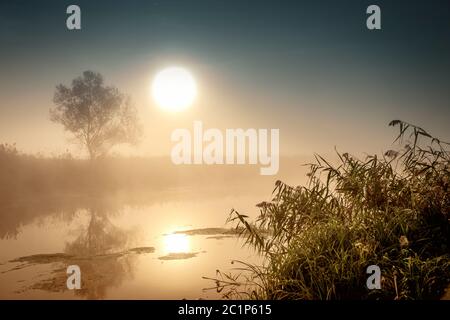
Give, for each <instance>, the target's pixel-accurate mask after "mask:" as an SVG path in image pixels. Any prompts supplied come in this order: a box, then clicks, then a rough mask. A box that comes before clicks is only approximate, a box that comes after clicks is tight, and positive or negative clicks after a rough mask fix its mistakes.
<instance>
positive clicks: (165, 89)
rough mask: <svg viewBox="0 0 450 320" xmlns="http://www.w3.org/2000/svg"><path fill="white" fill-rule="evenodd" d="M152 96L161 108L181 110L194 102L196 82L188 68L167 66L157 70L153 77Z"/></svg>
mask: <svg viewBox="0 0 450 320" xmlns="http://www.w3.org/2000/svg"><path fill="white" fill-rule="evenodd" d="M152 96H153V99H154V100H155V101H156V103H157V104H158V106H159V107H161V108H162V109H164V110H167V111H175V112H177V111H181V110H184V109H186V108H187V107H189V106H191V105H192V103H193V102H194V100H195V98H196V96H197V84H196V83H195V79H194V77H193V76H192V75H191V73H190V72H189V71H188V70H186V69H184V68H180V67H169V68H166V69H164V70H162V71H160V72H158V74H157V75H156V76H155V78H154V79H153V83H152Z"/></svg>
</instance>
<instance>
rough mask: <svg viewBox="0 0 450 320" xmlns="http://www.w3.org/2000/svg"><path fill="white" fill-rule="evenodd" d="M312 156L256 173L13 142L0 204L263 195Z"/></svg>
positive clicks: (0, 155) (2, 160)
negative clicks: (52, 152)
mask: <svg viewBox="0 0 450 320" xmlns="http://www.w3.org/2000/svg"><path fill="white" fill-rule="evenodd" d="M311 161H312V159H311V158H307V157H300V156H297V157H296V156H290V157H281V158H280V171H279V173H278V174H277V175H274V176H261V175H260V174H259V167H258V166H255V165H248V164H246V165H185V164H181V165H176V164H173V163H172V161H171V159H170V157H146V158H144V157H119V156H115V157H108V158H102V159H97V160H95V161H91V160H86V159H77V158H74V157H72V156H71V155H70V154H66V155H61V156H57V157H48V156H42V155H29V154H24V153H21V152H20V151H18V150H17V149H16V148H15V146H13V145H6V144H3V145H0V204H1V203H8V202H22V201H28V200H30V199H43V198H52V197H57V198H59V197H84V196H89V197H91V196H109V197H114V194H116V195H117V196H119V195H118V194H120V196H121V197H123V196H127V195H128V196H129V197H137V196H139V195H141V196H143V197H149V196H150V195H157V194H162V193H166V194H167V193H171V192H177V193H182V192H183V190H190V191H193V193H195V194H197V195H198V196H201V197H205V196H208V194H209V193H211V192H225V193H224V195H225V194H229V195H232V194H233V193H235V194H241V193H242V192H244V193H253V192H260V191H262V192H264V193H267V192H269V193H270V191H271V190H272V188H273V185H274V183H275V181H276V180H283V181H286V182H287V183H292V184H302V183H303V182H304V181H305V173H306V172H307V168H306V167H305V166H303V164H306V163H309V162H311Z"/></svg>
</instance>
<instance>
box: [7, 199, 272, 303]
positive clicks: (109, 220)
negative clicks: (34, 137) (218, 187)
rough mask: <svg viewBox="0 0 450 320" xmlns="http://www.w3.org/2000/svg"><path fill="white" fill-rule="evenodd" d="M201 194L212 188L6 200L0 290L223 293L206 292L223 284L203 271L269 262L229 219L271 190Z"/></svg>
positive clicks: (97, 294) (69, 295)
mask: <svg viewBox="0 0 450 320" xmlns="http://www.w3.org/2000/svg"><path fill="white" fill-rule="evenodd" d="M205 192H206V191H205ZM198 194H204V193H202V192H199V191H198V190H172V191H170V192H164V193H163V192H162V193H161V194H159V195H157V196H155V195H152V196H148V197H146V196H145V195H144V196H141V197H140V199H142V198H143V199H147V200H148V201H147V200H144V201H126V200H123V201H122V200H121V197H120V195H117V194H115V195H111V196H110V197H106V198H104V197H102V198H100V197H97V196H92V197H88V198H86V197H83V198H78V197H72V198H71V197H67V196H65V197H64V198H61V197H55V198H53V199H48V200H47V199H46V200H43V199H37V200H35V201H29V200H27V201H25V200H24V201H16V202H13V203H12V204H11V205H9V206H6V207H3V208H1V212H0V214H1V222H2V225H1V226H0V237H1V240H0V298H1V299H61V298H62V299H184V298H186V299H199V298H202V299H216V298H220V297H221V293H217V292H216V290H215V289H211V290H205V289H206V288H211V287H212V288H214V287H215V283H214V281H212V280H206V279H203V277H210V278H214V277H216V270H220V271H225V272H227V271H232V270H233V268H236V264H232V261H233V260H243V261H247V262H250V261H253V262H259V260H260V259H259V257H258V256H257V255H256V254H255V253H254V252H252V250H250V249H249V248H246V247H243V246H242V244H243V241H242V239H239V237H237V235H236V234H234V233H233V232H232V231H230V230H231V229H230V228H231V225H225V221H226V219H227V217H228V214H229V212H230V210H231V208H236V209H239V210H242V212H245V213H246V214H250V215H255V214H256V213H257V211H256V208H255V204H256V203H258V202H260V201H262V200H266V199H267V197H262V195H261V194H252V195H242V194H241V193H240V192H239V191H238V190H236V192H229V190H228V191H226V192H225V191H222V192H216V193H215V194H212V193H211V192H210V193H209V195H208V196H207V197H203V198H201V199H200V198H199V197H198ZM269 194H270V193H269ZM196 195H197V196H196ZM149 199H152V200H149ZM155 199H156V200H155ZM69 265H78V266H79V267H80V269H81V278H82V288H81V290H68V289H67V287H66V280H67V274H66V269H67V266H69Z"/></svg>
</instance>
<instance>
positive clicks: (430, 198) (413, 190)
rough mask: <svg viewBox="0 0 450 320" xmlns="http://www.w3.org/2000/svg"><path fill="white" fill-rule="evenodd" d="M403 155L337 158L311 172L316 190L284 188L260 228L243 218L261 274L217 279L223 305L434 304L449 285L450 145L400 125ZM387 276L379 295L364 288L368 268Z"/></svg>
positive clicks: (248, 268) (247, 271) (242, 270)
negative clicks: (227, 300)
mask: <svg viewBox="0 0 450 320" xmlns="http://www.w3.org/2000/svg"><path fill="white" fill-rule="evenodd" d="M390 125H391V126H396V127H398V128H399V130H400V133H399V135H398V137H397V139H396V140H398V141H401V142H402V143H404V144H405V146H404V148H402V149H401V150H399V151H393V150H390V151H388V152H386V153H385V154H384V155H383V156H381V157H378V156H376V155H373V156H368V157H367V158H366V159H364V160H359V159H357V158H355V157H353V156H351V155H350V154H348V153H344V154H340V153H338V158H339V161H338V163H337V164H332V163H331V162H329V161H327V160H326V159H324V158H322V157H321V156H316V162H315V163H312V164H310V165H309V167H310V173H309V184H308V185H307V186H298V187H292V186H288V185H286V184H284V183H283V182H281V181H277V182H276V185H275V189H274V193H273V195H274V196H273V199H272V200H271V201H270V202H262V203H260V204H258V205H257V206H258V207H259V208H260V214H259V216H258V217H257V219H256V221H254V222H249V221H248V217H247V216H245V215H243V214H240V213H239V212H238V211H235V210H233V211H232V212H231V215H230V218H229V222H231V223H234V224H235V226H236V228H241V227H244V229H242V230H243V231H242V232H241V236H242V237H243V238H244V239H245V242H246V245H248V246H251V247H253V248H255V249H256V250H257V251H258V252H259V253H260V254H261V255H262V256H263V258H264V261H265V262H264V264H263V265H262V266H257V265H252V264H249V263H246V262H242V261H241V262H238V263H239V264H240V267H239V268H237V269H238V271H236V272H235V273H221V272H218V275H217V278H216V279H214V280H215V281H216V286H217V289H218V290H219V291H221V292H223V293H224V296H225V297H232V298H236V297H246V298H248V297H250V298H255V299H306V300H310V299H433V298H439V297H440V296H441V295H442V293H443V290H444V288H445V287H446V286H447V285H448V284H449V283H450V254H449V253H450V220H449V219H450V194H449V183H450V171H449V169H450V163H449V160H450V157H449V151H448V143H445V142H442V141H440V140H438V139H436V138H434V137H432V136H431V135H430V134H428V133H427V132H426V131H425V130H423V129H421V128H419V127H417V126H414V125H411V124H408V123H405V122H402V121H399V120H395V121H392V122H391V123H390ZM374 264H375V265H378V266H379V267H380V269H381V275H382V277H381V289H380V290H369V289H367V287H366V280H367V277H368V276H369V275H368V274H366V268H367V267H368V266H369V265H374Z"/></svg>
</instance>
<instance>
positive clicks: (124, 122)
mask: <svg viewBox="0 0 450 320" xmlns="http://www.w3.org/2000/svg"><path fill="white" fill-rule="evenodd" d="M53 101H54V103H55V105H56V107H55V108H54V109H51V110H50V119H51V120H52V121H53V122H56V123H60V124H62V125H63V126H64V129H65V130H66V131H69V132H71V133H72V134H73V135H74V137H75V140H76V141H77V142H78V143H80V144H81V145H83V146H84V147H85V148H86V149H87V151H88V153H89V156H90V158H91V159H96V158H98V157H100V156H104V155H106V154H107V153H108V152H109V150H110V149H111V148H112V147H113V146H115V145H118V144H135V143H136V142H137V140H138V138H139V135H140V132H141V131H140V127H139V125H138V120H137V111H136V109H135V108H134V107H133V106H132V104H131V100H130V98H129V97H128V96H126V95H124V94H122V93H120V92H119V90H118V89H117V88H115V87H109V86H105V85H104V84H103V77H102V75H101V74H99V73H95V72H93V71H85V72H83V76H81V77H78V78H75V79H74V80H73V81H72V85H71V87H70V88H69V87H66V86H64V85H62V84H60V85H58V86H57V87H56V92H55V95H54V98H53Z"/></svg>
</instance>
